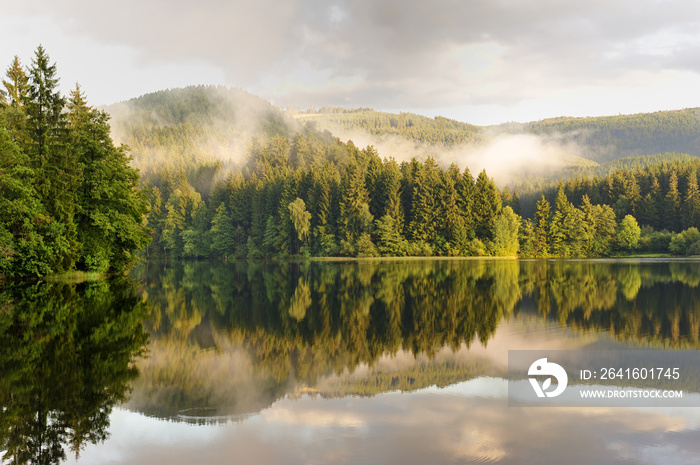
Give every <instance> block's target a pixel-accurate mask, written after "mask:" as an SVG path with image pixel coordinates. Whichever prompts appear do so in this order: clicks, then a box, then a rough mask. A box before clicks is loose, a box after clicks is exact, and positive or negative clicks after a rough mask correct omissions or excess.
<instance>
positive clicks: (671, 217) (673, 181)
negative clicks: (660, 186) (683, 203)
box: [663, 171, 680, 232]
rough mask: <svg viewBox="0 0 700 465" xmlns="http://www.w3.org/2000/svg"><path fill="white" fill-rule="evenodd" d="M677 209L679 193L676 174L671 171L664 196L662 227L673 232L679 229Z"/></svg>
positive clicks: (678, 208) (678, 207) (678, 209)
mask: <svg viewBox="0 0 700 465" xmlns="http://www.w3.org/2000/svg"><path fill="white" fill-rule="evenodd" d="M679 211H680V194H679V193H678V176H677V175H676V172H675V171H672V172H671V176H670V178H669V181H668V191H667V192H666V196H665V197H664V210H663V212H664V214H663V218H664V223H663V225H664V228H666V229H668V230H669V231H674V232H678V231H679V230H680V229H679V226H680V222H679Z"/></svg>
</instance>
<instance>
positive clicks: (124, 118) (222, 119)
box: [105, 86, 299, 177]
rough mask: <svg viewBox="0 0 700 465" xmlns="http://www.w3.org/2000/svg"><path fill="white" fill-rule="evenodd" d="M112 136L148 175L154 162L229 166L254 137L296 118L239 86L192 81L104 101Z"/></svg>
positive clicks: (286, 130) (283, 130) (278, 130)
mask: <svg viewBox="0 0 700 465" xmlns="http://www.w3.org/2000/svg"><path fill="white" fill-rule="evenodd" d="M105 110H106V111H107V112H108V113H109V114H110V115H111V116H112V136H113V137H114V139H115V141H117V142H119V143H123V144H125V145H127V146H129V147H130V149H131V154H132V156H133V162H132V165H134V166H135V167H136V168H139V169H140V170H141V172H142V175H146V176H147V177H149V176H150V175H151V174H152V173H153V172H155V171H157V170H158V169H159V168H172V167H178V168H184V169H186V170H187V169H196V168H197V167H199V166H201V165H202V164H205V165H208V164H212V163H220V164H224V165H229V166H235V165H237V164H240V162H241V161H242V160H243V159H244V158H245V155H246V152H247V150H248V145H249V144H250V143H251V141H252V140H253V139H254V138H256V137H273V136H275V135H282V136H288V135H290V134H292V133H294V132H295V131H297V130H298V128H299V124H298V123H297V122H296V121H294V120H293V119H292V118H290V117H288V116H287V115H285V113H284V112H283V111H282V110H281V109H279V108H277V107H275V106H273V105H272V104H270V103H269V102H267V101H265V100H263V99H261V98H259V97H255V96H253V95H251V94H249V93H247V92H245V91H243V90H240V89H228V88H225V87H214V86H195V87H186V88H182V89H171V90H162V91H159V92H154V93H151V94H146V95H143V96H141V97H138V98H134V99H131V100H129V101H126V102H121V103H117V104H114V105H110V106H108V107H106V108H105Z"/></svg>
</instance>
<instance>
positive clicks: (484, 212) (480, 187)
mask: <svg viewBox="0 0 700 465" xmlns="http://www.w3.org/2000/svg"><path fill="white" fill-rule="evenodd" d="M473 199H474V200H473V203H472V214H473V218H474V230H475V232H476V237H478V238H479V239H482V240H486V241H490V240H491V239H492V238H493V224H494V222H495V221H496V217H497V216H498V214H499V213H500V212H501V196H500V195H499V194H498V190H497V189H496V184H495V183H494V182H493V179H491V178H489V177H488V175H487V174H486V170H483V171H481V173H479V176H477V178H476V184H475V186H474V197H473Z"/></svg>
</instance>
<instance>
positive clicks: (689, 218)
mask: <svg viewBox="0 0 700 465" xmlns="http://www.w3.org/2000/svg"><path fill="white" fill-rule="evenodd" d="M682 213H683V215H682V220H683V224H682V227H683V229H688V228H690V227H698V226H700V190H699V189H698V179H697V172H696V171H695V169H694V168H693V169H691V170H690V173H689V174H688V188H687V189H686V193H685V197H684V198H683V206H682Z"/></svg>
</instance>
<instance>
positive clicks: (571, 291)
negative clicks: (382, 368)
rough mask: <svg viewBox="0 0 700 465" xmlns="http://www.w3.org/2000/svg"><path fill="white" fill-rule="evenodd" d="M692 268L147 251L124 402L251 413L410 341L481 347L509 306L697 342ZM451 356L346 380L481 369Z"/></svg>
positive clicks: (432, 380)
mask: <svg viewBox="0 0 700 465" xmlns="http://www.w3.org/2000/svg"><path fill="white" fill-rule="evenodd" d="M699 267H700V263H698V262H670V263H669V262H660V263H645V264H638V263H628V262H619V261H618V262H614V261H557V260H552V261H543V260H539V261H535V260H533V261H516V260H388V261H372V260H369V261H346V262H340V261H332V262H305V263H304V262H250V263H246V262H234V263H208V262H184V263H167V264H166V263H152V264H149V267H148V268H147V269H144V270H142V279H143V282H144V284H145V289H146V290H147V293H148V296H149V300H150V303H151V306H150V308H151V315H150V317H149V319H148V321H149V324H150V325H151V326H150V332H151V333H152V335H153V342H152V345H151V348H152V350H154V351H157V353H158V354H159V358H157V360H151V361H145V362H144V364H143V365H142V366H143V367H144V373H145V376H144V377H142V378H140V379H139V380H138V381H137V383H138V395H137V396H135V397H138V402H136V403H134V404H133V405H137V407H136V408H138V409H144V408H148V409H151V410H149V413H151V414H155V415H158V416H171V415H173V414H176V413H177V412H179V411H180V410H182V409H186V408H190V407H191V406H192V405H196V406H198V407H209V406H212V405H214V404H217V402H218V403H220V404H226V405H227V406H228V407H231V406H233V407H231V408H230V409H229V410H228V414H234V415H236V414H243V413H246V412H251V411H256V410H259V409H260V408H262V407H264V406H265V405H269V403H270V402H273V401H274V400H275V399H277V398H279V397H280V396H282V395H285V394H286V393H289V392H290V391H291V390H293V389H294V386H297V385H299V384H300V385H303V386H315V385H317V384H318V383H319V381H321V380H323V379H325V377H327V375H330V374H335V375H341V374H348V373H349V374H352V373H353V372H354V371H355V370H356V369H357V368H358V367H368V368H369V369H370V370H371V368H372V367H373V366H375V364H376V363H377V362H378V360H380V359H381V358H382V357H383V356H387V355H388V356H393V355H396V354H399V352H401V353H404V352H408V353H410V354H413V356H414V357H418V356H419V355H420V356H421V357H423V358H422V359H421V360H424V359H425V357H427V359H428V360H432V359H433V358H434V356H435V354H437V353H439V352H440V351H444V349H445V348H449V349H452V351H455V350H457V349H459V348H464V347H466V348H469V347H470V345H471V344H473V343H475V341H478V342H479V343H480V344H481V345H484V346H487V345H488V343H489V340H490V339H491V338H492V337H493V335H494V334H495V332H496V331H497V329H498V327H499V325H500V324H502V322H504V321H506V320H508V319H510V318H511V317H513V316H514V315H517V314H519V313H521V312H532V313H533V315H532V317H534V318H542V319H543V320H545V321H547V322H548V324H552V323H553V324H557V325H560V326H561V327H564V328H570V329H574V330H575V331H581V332H605V333H607V334H610V335H612V336H613V337H614V338H617V339H618V340H620V341H621V342H623V343H627V342H628V341H633V342H635V343H642V344H650V345H652V346H655V347H673V348H679V347H688V346H690V347H695V348H698V347H699V346H700V343H699V340H698V339H699V338H698V335H699V330H700V306H699V305H698V303H700V300H699V299H700V289H698V284H699V283H700V279H698V276H700V268H699ZM525 301H527V302H528V305H522V309H521V303H522V302H525ZM530 302H531V303H532V304H533V305H529V303H530ZM529 308H532V310H529ZM537 315H539V317H538V316H537ZM536 336H537V335H535V337H536ZM217 357H218V359H223V360H227V362H226V363H227V365H221V364H219V362H218V361H217ZM226 357H228V358H226ZM158 360H160V362H159V361H158ZM451 363H452V362H450V361H444V360H443V361H441V362H440V363H434V361H431V362H430V363H427V362H425V361H421V362H420V366H419V365H418V364H416V365H414V366H413V367H412V368H410V369H406V371H405V373H399V374H397V373H394V374H385V375H386V376H384V375H382V377H380V376H376V377H375V378H374V379H373V380H358V379H357V377H354V378H353V382H357V383H360V384H362V386H361V387H360V385H359V384H358V385H357V386H356V389H355V388H353V389H354V390H352V389H350V388H348V389H347V390H346V392H350V391H352V392H357V393H360V392H361V393H362V394H363V395H370V394H373V393H378V392H382V391H384V390H387V389H392V388H393V389H404V388H412V389H415V388H418V387H423V386H428V385H431V384H436V385H441V386H444V385H447V384H450V383H454V382H457V381H459V380H464V379H468V377H473V376H478V375H479V374H481V375H483V374H485V373H490V371H489V367H488V366H486V365H484V364H483V363H482V364H481V365H479V363H481V362H478V361H476V360H470V361H469V363H470V364H471V365H468V366H467V365H464V364H462V365H460V366H457V365H454V363H452V364H451ZM220 365H221V366H220ZM234 365H235V366H236V367H238V368H237V369H236V370H235V371H231V370H230V368H229V367H230V366H234ZM477 365H478V366H479V368H478V369H476V366H477ZM205 366H206V367H208V368H207V369H206V370H205V369H204V368H203V367H205ZM212 377H213V378H214V379H219V380H221V381H220V384H221V383H223V384H225V386H226V387H225V388H224V387H222V385H219V384H216V383H213V382H211V381H210V379H212ZM465 377H466V378H465ZM342 389H346V387H343V388H342ZM251 392H252V393H253V394H251ZM332 392H340V391H337V389H336V388H333V389H332ZM243 399H246V400H245V401H244V400H243Z"/></svg>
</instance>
